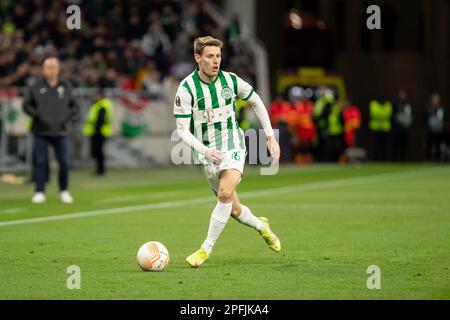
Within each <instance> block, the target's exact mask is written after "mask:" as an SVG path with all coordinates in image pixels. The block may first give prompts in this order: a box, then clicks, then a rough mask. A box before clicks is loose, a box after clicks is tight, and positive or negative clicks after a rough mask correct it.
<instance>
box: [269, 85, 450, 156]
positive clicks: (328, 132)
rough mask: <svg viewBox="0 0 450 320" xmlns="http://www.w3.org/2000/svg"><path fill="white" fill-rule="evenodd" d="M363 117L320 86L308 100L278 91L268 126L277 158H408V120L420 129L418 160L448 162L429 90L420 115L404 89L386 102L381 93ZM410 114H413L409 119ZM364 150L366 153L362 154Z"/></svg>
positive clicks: (440, 113)
mask: <svg viewBox="0 0 450 320" xmlns="http://www.w3.org/2000/svg"><path fill="white" fill-rule="evenodd" d="M364 108H367V110H368V113H369V114H368V119H363V117H362V114H361V109H360V107H359V106H355V105H354V104H352V103H351V102H350V101H347V100H345V101H340V100H336V98H335V95H334V94H333V91H332V90H330V89H328V88H326V87H322V88H319V89H318V90H317V91H316V94H315V95H314V96H313V97H311V98H308V97H306V96H305V95H302V96H300V97H299V98H298V99H296V100H295V101H289V100H287V99H284V97H283V95H279V96H277V97H276V99H275V100H274V101H273V102H272V104H271V106H270V117H271V121H272V125H273V126H274V127H275V128H278V129H279V134H280V145H281V149H282V150H283V152H282V159H281V160H282V161H283V162H285V163H286V162H296V163H311V162H338V161H339V162H349V161H358V160H359V161H361V160H365V159H369V160H374V161H397V162H405V161H408V160H409V161H410V160H411V159H410V158H409V157H408V149H409V145H410V144H411V143H414V144H416V145H417V144H420V141H412V139H411V136H412V127H413V123H414V121H417V122H420V123H418V125H419V126H421V127H422V129H423V132H426V139H425V140H426V141H425V150H424V151H425V152H424V153H425V154H424V158H425V159H426V160H427V161H432V162H438V161H440V162H447V161H449V160H450V138H449V137H450V135H449V130H448V127H446V121H447V115H446V110H445V108H444V106H443V105H442V103H441V97H440V95H439V94H438V93H434V94H433V95H432V96H431V97H430V101H429V103H428V105H427V106H426V107H425V108H424V110H425V112H424V114H420V115H419V114H417V115H413V108H412V106H411V104H410V103H409V100H408V95H407V93H406V91H405V90H400V91H399V94H398V98H397V99H396V100H395V101H393V102H391V101H389V100H387V99H384V98H383V97H382V96H381V95H379V96H377V97H374V99H373V100H372V101H371V102H370V103H369V105H368V106H365V107H364ZM415 116H416V117H415ZM362 126H367V128H368V129H369V132H370V136H369V137H368V138H369V139H368V143H365V144H364V145H362V143H361V142H360V129H361V128H362ZM365 150H367V151H368V154H366V152H365Z"/></svg>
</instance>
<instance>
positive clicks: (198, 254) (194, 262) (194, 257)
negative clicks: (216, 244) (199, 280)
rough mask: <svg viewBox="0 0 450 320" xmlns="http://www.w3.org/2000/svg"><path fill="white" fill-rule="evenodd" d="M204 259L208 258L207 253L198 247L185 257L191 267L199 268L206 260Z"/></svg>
mask: <svg viewBox="0 0 450 320" xmlns="http://www.w3.org/2000/svg"><path fill="white" fill-rule="evenodd" d="M206 260H208V253H207V252H206V250H205V249H203V248H200V249H199V250H197V251H195V252H194V253H193V254H191V255H190V256H189V257H187V258H186V262H187V263H188V264H189V265H190V266H191V267H192V268H199V267H200V266H201V265H202V264H203V263H205V262H206Z"/></svg>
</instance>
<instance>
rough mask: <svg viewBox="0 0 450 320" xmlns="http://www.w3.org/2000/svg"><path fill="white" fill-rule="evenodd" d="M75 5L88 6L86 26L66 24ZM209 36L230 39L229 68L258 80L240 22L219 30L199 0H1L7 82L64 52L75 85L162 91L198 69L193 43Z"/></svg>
mask: <svg viewBox="0 0 450 320" xmlns="http://www.w3.org/2000/svg"><path fill="white" fill-rule="evenodd" d="M70 4H78V5H79V6H80V8H81V15H82V19H81V21H82V22H81V30H69V29H68V28H67V27H66V19H67V17H68V14H67V13H66V9H67V7H68V6H69V5H70ZM204 34H210V35H213V36H216V37H219V38H221V39H224V40H225V41H224V42H225V48H224V50H223V67H224V68H227V69H230V70H232V71H234V72H237V73H238V74H239V75H240V76H241V77H242V78H244V79H245V80H247V81H248V82H250V83H252V84H253V85H255V71H254V66H253V61H254V59H253V58H252V55H251V52H250V50H249V49H248V48H247V47H246V44H245V43H238V45H236V44H237V42H239V38H238V36H239V25H238V24H237V23H236V21H234V22H233V23H231V24H230V26H229V27H228V28H220V27H218V26H217V25H216V24H215V23H214V22H213V21H212V20H211V19H210V18H209V15H207V14H205V12H204V10H203V6H202V4H201V1H199V0H187V1H182V0H171V1H170V0H164V1H163V0H155V1H145V0H99V1H86V0H84V1H83V0H78V1H71V2H70V3H69V1H63V0H2V1H1V2H0V85H1V86H19V87H23V86H26V85H28V84H30V83H29V82H30V81H34V80H33V79H35V78H36V76H37V75H38V74H39V73H40V68H41V66H42V62H43V60H44V58H45V57H48V56H57V57H59V58H60V60H61V61H62V63H63V67H62V78H63V79H66V80H70V81H71V82H72V83H73V84H74V86H75V87H103V88H124V89H138V90H140V89H142V90H146V91H147V92H149V93H150V94H159V93H161V91H162V88H163V87H162V84H163V82H164V80H166V79H167V80H173V81H176V82H177V81H179V80H180V79H182V78H184V77H185V76H187V75H188V74H189V73H190V72H192V70H193V68H194V67H195V66H194V64H193V63H194V61H193V46H192V43H193V40H194V39H195V38H196V37H198V36H201V35H204Z"/></svg>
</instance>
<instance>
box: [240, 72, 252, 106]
mask: <svg viewBox="0 0 450 320" xmlns="http://www.w3.org/2000/svg"><path fill="white" fill-rule="evenodd" d="M236 80H237V89H238V90H237V96H238V97H239V98H241V99H242V100H245V101H247V100H248V99H250V97H251V96H252V95H253V92H255V90H254V89H253V87H252V86H251V85H250V84H249V83H248V82H246V81H244V80H242V79H241V78H239V77H238V76H236Z"/></svg>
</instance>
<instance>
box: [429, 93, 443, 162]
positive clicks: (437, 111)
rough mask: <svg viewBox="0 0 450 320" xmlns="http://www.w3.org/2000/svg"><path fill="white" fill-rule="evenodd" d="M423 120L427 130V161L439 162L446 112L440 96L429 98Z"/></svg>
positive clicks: (436, 94)
mask: <svg viewBox="0 0 450 320" xmlns="http://www.w3.org/2000/svg"><path fill="white" fill-rule="evenodd" d="M424 119H425V121H426V128H427V147H426V150H427V152H426V156H427V160H428V161H433V162H434V161H441V160H442V147H443V146H442V144H443V138H444V132H445V121H446V112H445V109H444V107H443V106H442V104H441V96H440V95H439V94H438V93H434V94H433V95H432V96H431V98H430V104H429V105H428V106H427V108H426V111H425V117H424Z"/></svg>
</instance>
